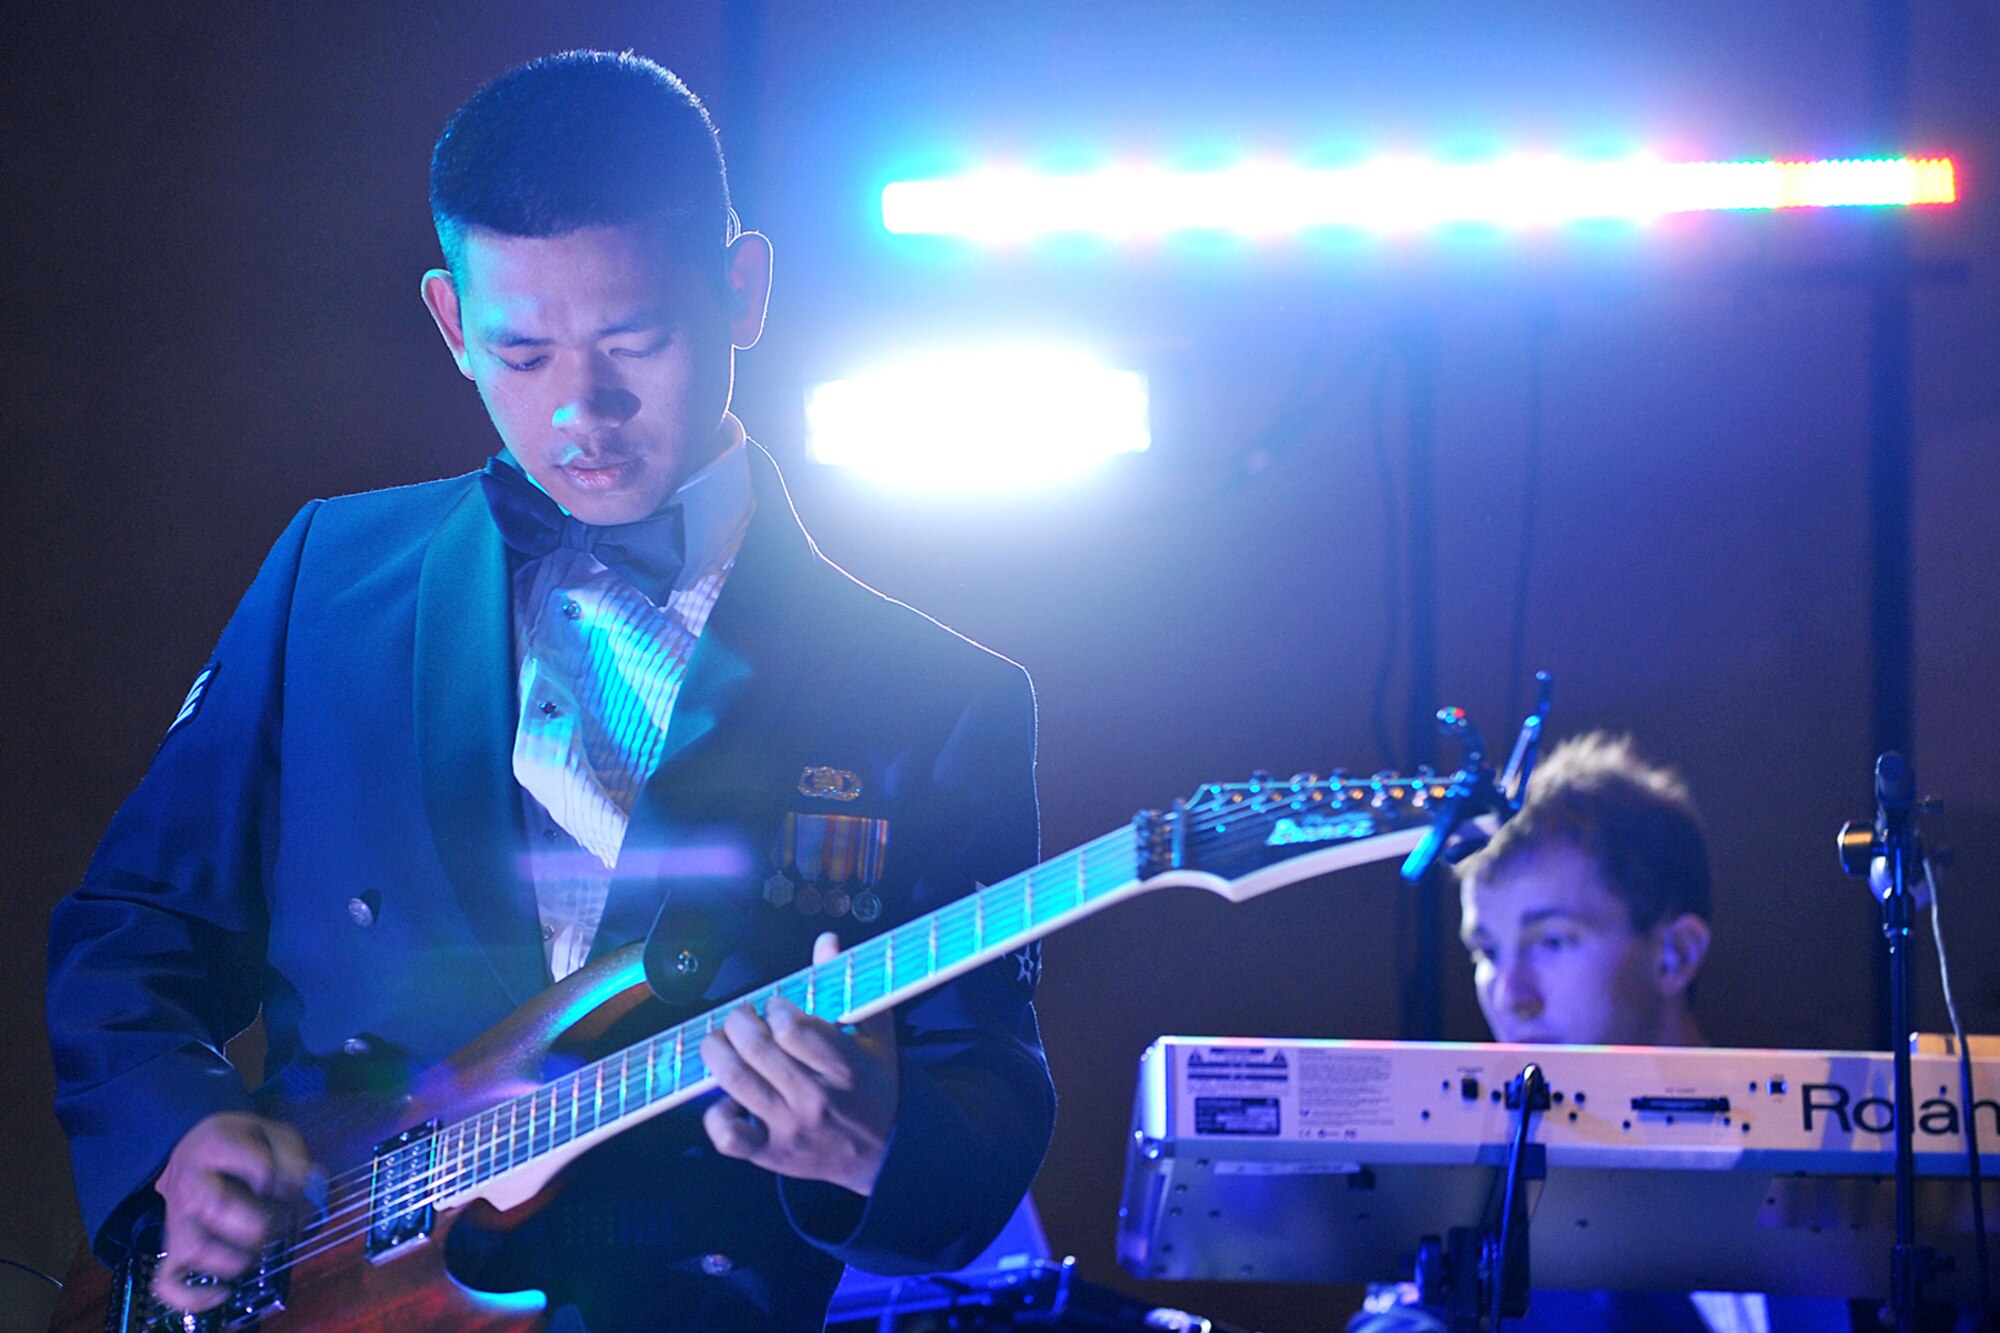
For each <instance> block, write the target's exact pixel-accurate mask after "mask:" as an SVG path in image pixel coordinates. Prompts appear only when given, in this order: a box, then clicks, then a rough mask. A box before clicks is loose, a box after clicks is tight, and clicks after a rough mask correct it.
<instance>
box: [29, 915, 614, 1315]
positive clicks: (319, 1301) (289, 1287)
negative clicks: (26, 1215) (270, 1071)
mask: <svg viewBox="0 0 2000 1333" xmlns="http://www.w3.org/2000/svg"><path fill="white" fill-rule="evenodd" d="M648 994H649V992H648V990H647V987H646V981H645V975H644V969H643V966H642V964H641V959H640V946H638V945H632V946H629V947H627V948H625V949H621V950H619V951H618V952H616V953H613V954H610V955H607V956H606V957H604V958H602V959H600V960H598V961H597V962H595V963H593V964H591V965H590V966H589V967H587V968H584V969H582V970H580V971H578V972H576V973H574V974H573V975H571V976H569V977H566V978H564V980H563V981H562V982H560V983H559V984H557V985H555V986H552V987H550V988H549V989H548V990H547V991H545V992H544V993H543V994H542V995H540V996H538V997H537V998H536V999H535V1000H534V1001H532V1002H531V1003H529V1004H527V1005H524V1006H523V1007H522V1008H520V1009H519V1010H517V1011H515V1013H513V1014H512V1015H510V1016H509V1017H508V1018H507V1019H506V1021H504V1022H502V1023H500V1024H499V1025H498V1026H496V1027H494V1028H492V1029H490V1030H488V1031H487V1032H486V1033H485V1034H483V1035H482V1036H481V1037H479V1038H478V1039H477V1040H476V1041H474V1042H473V1043H471V1044H470V1045H468V1046H466V1047H465V1048H464V1049H463V1050H461V1051H459V1052H458V1053H457V1054H455V1055H453V1056H452V1057H451V1058H449V1059H447V1060H445V1061H444V1062H442V1063H441V1064H438V1065H436V1066H434V1067H433V1068H432V1069H430V1070H429V1071H427V1072H426V1073H425V1074H424V1075H422V1076H421V1077H420V1078H419V1080H418V1081H417V1083H416V1084H415V1085H414V1086H413V1087H411V1088H410V1089H408V1090H407V1091H406V1092H402V1093H369V1094H348V1095H338V1096H326V1097H320V1098H317V1099H315V1100H314V1102H313V1103H312V1104H311V1105H309V1106H306V1105H291V1104H287V1103H285V1102H284V1101H282V1100H281V1099H277V1098H260V1102H259V1107H258V1109H259V1111H260V1112H261V1113H263V1114H265V1115H269V1116H270V1117H272V1118H273V1119H277V1120H282V1121H284V1122H285V1123H287V1124H290V1125H292V1126H293V1127H294V1128H296V1129H297V1130H298V1131H299V1133H300V1135H301V1137H303V1138H304V1140H305V1143H306V1147H307V1149H308V1151H309V1152H310V1153H311V1154H312V1158H313V1161H314V1162H315V1163H317V1164H319V1166H320V1167H321V1168H322V1169H323V1170H325V1172H326V1173H327V1177H328V1180H329V1182H330V1184H329V1189H328V1195H327V1204H326V1209H325V1212H324V1215H325V1216H329V1217H339V1216H341V1215H342V1214H343V1213H347V1214H350V1215H352V1214H355V1213H357V1212H365V1209H366V1207H367V1202H368V1200H367V1195H368V1191H369V1188H370V1182H371V1172H370V1170H369V1165H370V1162H371V1160H372V1159H373V1157H374V1155H375V1150H376V1148H377V1145H379V1144H382V1143H384V1142H386V1141H389V1140H391V1139H394V1138H395V1137H396V1136H398V1135H400V1134H403V1133H404V1132H405V1131H408V1130H410V1129H411V1128H413V1127H416V1126H422V1125H425V1124H427V1123H429V1122H433V1121H437V1122H444V1123H452V1122H462V1121H465V1120H467V1119H468V1118H470V1117H474V1116H476V1115H477V1114H478V1113H479V1112H482V1111H486V1110H488V1109H489V1108H491V1107H494V1106H497V1105H501V1104H503V1103H506V1102H508V1101H509V1100H510V1099H512V1098H516V1097H520V1096H522V1095H524V1094H528V1093H531V1092H532V1091H533V1090H534V1089H536V1088H537V1087H539V1086H540V1085H541V1083H542V1080H543V1077H544V1066H545V1064H546V1062H547V1060H548V1057H549V1056H550V1055H551V1054H552V1053H553V1052H555V1051H557V1050H559V1049H565V1048H568V1047H572V1046H575V1045H577V1044H578V1043H581V1042H587V1041H589V1040H591V1039H593V1038H595V1037H597V1036H599V1035H601V1034H602V1033H603V1031H604V1030H605V1029H607V1028H608V1027H610V1026H611V1024H612V1023H614V1022H616V1021H617V1020H618V1019H620V1018H622V1017H624V1016H625V1015H626V1014H628V1013H630V1012H631V1011H632V1010H633V1009H634V1008H636V1007H637V1006H638V1005H639V1004H640V1003H641V1002H642V1001H643V1000H645V998H646V997H647V995H648ZM570 1156H574V1154H569V1155H562V1154H554V1153H552V1154H549V1155H547V1157H545V1158H544V1159H543V1160H541V1161H538V1162H537V1163H536V1164H535V1170H534V1171H533V1172H518V1173H515V1175H516V1177H518V1178H509V1179H508V1180H507V1181H506V1182H505V1188H504V1189H500V1190H496V1191H495V1193H496V1194H497V1195H499V1197H500V1198H501V1199H502V1200H504V1204H503V1206H505V1207H506V1208H507V1211H506V1212H505V1213H501V1212H499V1211H497V1209H496V1207H495V1206H493V1205H492V1204H490V1203H489V1202H488V1201H487V1200H486V1199H485V1198H483V1197H478V1198H473V1199H468V1200H465V1201H462V1202H457V1203H455V1204H454V1205H453V1206H452V1207H449V1208H439V1209H437V1210H436V1211H435V1213H434V1214H433V1215H432V1218H431V1220H430V1223H429V1225H428V1227H427V1228H426V1231H425V1234H424V1235H423V1236H422V1237H421V1238H418V1239H416V1240H414V1241H412V1242H411V1243H408V1244H407V1245H404V1246H403V1247H401V1248H398V1249H396V1250H395V1251H394V1252H393V1253H390V1254H387V1255H382V1256H377V1257H371V1256H370V1255H369V1253H368V1237H367V1235H366V1233H365V1231H363V1230H362V1229H361V1228H360V1227H358V1226H355V1225H347V1226H338V1225H336V1226H332V1227H328V1228H325V1229H324V1230H323V1231H321V1232H317V1233H314V1234H312V1235H311V1236H309V1237H305V1238H299V1239H295V1240H294V1241H293V1242H292V1243H291V1245H290V1246H288V1247H283V1248H276V1249H274V1250H273V1251H272V1252H271V1254H272V1256H273V1258H272V1260H271V1261H267V1263H266V1266H265V1267H266V1269H267V1270H269V1269H275V1268H279V1267H282V1268H283V1272H282V1274H281V1275H280V1276H279V1277H278V1278H277V1279H267V1281H268V1282H269V1283H270V1286H271V1288H272V1289H273V1290H275V1291H276V1292H277V1293H278V1295H277V1298H276V1302H275V1304H273V1305H268V1306H264V1307H262V1308H259V1309H257V1310H256V1311H255V1313H254V1314H252V1313H251V1312H250V1311H249V1310H246V1309H243V1308H241V1307H239V1306H238V1305H237V1304H236V1303H235V1302H232V1304H231V1305H229V1306H225V1307H223V1308H222V1309H221V1310H217V1311H212V1312H210V1313H209V1314H207V1315H205V1316H202V1317H200V1318H199V1319H198V1320H197V1322H196V1323H195V1324H194V1327H195V1328H198V1329H209V1328H213V1329H217V1330H220V1329H227V1328H232V1327H238V1326H245V1325H244V1324H243V1321H244V1320H245V1319H246V1318H247V1319H251V1320H253V1321H254V1324H255V1326H256V1327H258V1328H260V1329H264V1330H269V1333H293V1331H294V1330H298V1331H300V1333H305V1331H307V1330H310V1331H312V1333H347V1331H348V1330H354V1331H355V1333H362V1331H364V1330H378V1329H384V1328H395V1329H404V1328H408V1329H465V1330H468V1331H471V1330H477V1331H478V1333H531V1331H532V1330H536V1329H540V1328H541V1327H543V1325H544V1323H545V1320H544V1318H543V1315H542V1308H543V1305H544V1303H545V1302H544V1300H543V1298H542V1295H541V1293H540V1292H535V1291H527V1292H515V1293H499V1294H495V1293H487V1292H480V1291H474V1290H472V1289H470V1288H468V1287H465V1286H463V1285H462V1284H460V1283H459V1282H458V1281H457V1280H456V1279H454V1278H453V1277H452V1276H451V1274H450V1273H449V1272H448V1271H446V1268H445V1258H444V1255H445V1244H444V1242H445V1236H446V1234H447V1233H448V1232H449V1231H450V1230H451V1228H452V1226H453V1225H454V1224H456V1223H457V1222H459V1221H460V1220H462V1219H463V1218H465V1217H466V1215H467V1214H472V1215H473V1221H474V1224H475V1225H480V1226H507V1225H510V1224H512V1223H515V1222H518V1221H521V1220H523V1219H525V1218H526V1217H527V1216H529V1215H530V1214H532V1213H533V1212H534V1211H535V1209H536V1207H537V1206H538V1204H539V1203H540V1202H542V1201H545V1200H546V1199H547V1198H548V1197H549V1196H550V1195H551V1194H552V1193H553V1192H554V1190H556V1189H557V1188H559V1187H560V1183H559V1182H558V1181H556V1180H555V1179H554V1177H555V1176H556V1174H557V1173H558V1172H560V1170H561V1169H562V1167H563V1166H564V1165H566V1164H567V1161H568V1160H569V1157H570ZM558 1159H559V1160H558ZM347 1233H352V1234H347ZM149 1271H150V1257H145V1258H142V1259H140V1260H137V1261H132V1260H128V1261H127V1262H126V1263H125V1264H123V1265H121V1266H120V1269H119V1271H117V1272H113V1271H111V1270H109V1269H106V1268H105V1267H104V1266H103V1265H102V1264H100V1263H99V1262H98V1261H97V1260H96V1258H95V1257H94V1256H93V1255H92V1254H91V1253H90V1252H89V1250H88V1249H87V1248H86V1249H85V1250H84V1251H83V1252H82V1253H80V1254H79V1255H78V1256H77V1259H76V1262H75V1263H74V1264H72V1265H71V1268H70V1272H69V1276H68V1279H67V1281H66V1282H65V1284H64V1287H63V1293H62V1297H61V1300H60V1301H59V1302H58V1304H57V1307H56V1316H55V1321H54V1323H53V1324H51V1325H50V1329H51V1333H104V1331H105V1330H118V1331H119V1333H126V1331H127V1330H129V1331H130V1333H153V1331H154V1330H159V1331H160V1333H165V1330H169V1329H173V1330H182V1329H184V1328H186V1327H187V1325H185V1324H184V1322H183V1319H182V1317H181V1316H180V1315H179V1314H177V1313H175V1312H172V1311H169V1310H166V1309H164V1308H162V1307H160V1306H159V1305H157V1304H156V1303H155V1302H153V1301H152V1300H151V1299H150V1297H149V1295H148V1293H147V1291H146V1282H147V1281H148V1280H149ZM248 1294H249V1295H250V1296H251V1297H252V1299H253V1300H254V1299H255V1292H254V1291H253V1292H251V1293H248ZM245 1295H246V1293H245V1292H241V1291H239V1293H238V1297H237V1300H238V1301H242V1300H243V1299H244V1297H245Z"/></svg>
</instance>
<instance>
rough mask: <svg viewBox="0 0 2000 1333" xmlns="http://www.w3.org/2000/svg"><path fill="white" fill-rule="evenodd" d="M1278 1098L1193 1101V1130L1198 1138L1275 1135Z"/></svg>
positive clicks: (1217, 1098)
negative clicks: (1203, 1135)
mask: <svg viewBox="0 0 2000 1333" xmlns="http://www.w3.org/2000/svg"><path fill="white" fill-rule="evenodd" d="M1278 1121H1279V1117H1278V1099H1277V1098H1276V1097H1197V1098H1195V1099H1194V1127H1195V1133H1197V1134H1276V1133H1277V1132H1278V1130H1279V1128H1280V1125H1279V1123H1278Z"/></svg>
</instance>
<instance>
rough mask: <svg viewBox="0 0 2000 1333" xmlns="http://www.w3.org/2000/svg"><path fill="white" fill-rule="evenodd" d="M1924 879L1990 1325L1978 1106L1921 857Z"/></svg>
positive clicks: (1929, 868)
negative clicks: (1954, 1054) (1953, 1049)
mask: <svg viewBox="0 0 2000 1333" xmlns="http://www.w3.org/2000/svg"><path fill="white" fill-rule="evenodd" d="M1924 879H1925V880H1926V881H1928V882H1929V884H1930V886H1931V940H1932V942H1933V943H1935V944H1936V945H1937V956H1938V985H1939V986H1940V987H1941V988H1942V989H1943V991H1944V1011H1945V1015H1946V1016H1947V1017H1948V1018H1950V1020H1951V1039H1952V1041H1953V1043H1954V1044H1955V1045H1956V1046H1957V1047H1958V1097H1959V1101H1960V1103H1961V1104H1962V1105H1963V1106H1964V1107H1965V1166H1966V1175H1967V1177H1968V1179H1969V1180H1970V1182H1971V1185H1972V1243H1973V1247H1974V1256H1975V1258H1976V1260H1977V1262H1978V1265H1979V1314H1980V1322H1981V1326H1982V1327H1985V1328H1992V1327H1993V1283H1992V1276H1991V1273H1990V1271H1989V1265H1988V1260H1987V1254H1986V1199H1985V1197H1984V1196H1985V1190H1984V1187H1983V1186H1982V1184H1981V1183H1980V1178H1979V1106H1978V1103H1977V1102H1975V1101H1974V1100H1973V1097H1972V1048H1971V1046H1970V1045H1968V1044H1967V1042H1966V1040H1965V1025H1964V1024H1963V1023H1961V1022H1959V1020H1958V1000H1957V998H1956V997H1954V996H1953V995H1952V993H1951V965H1950V963H1948V962H1947V961H1946V960H1945V949H1944V912H1943V910H1942V908H1941V907H1940V906H1939V904H1940V902H1941V901H1942V895H1941V894H1939V892H1938V872H1937V866H1936V865H1935V864H1933V863H1932V861H1931V858H1929V857H1928V856H1926V857H1925V858H1924Z"/></svg>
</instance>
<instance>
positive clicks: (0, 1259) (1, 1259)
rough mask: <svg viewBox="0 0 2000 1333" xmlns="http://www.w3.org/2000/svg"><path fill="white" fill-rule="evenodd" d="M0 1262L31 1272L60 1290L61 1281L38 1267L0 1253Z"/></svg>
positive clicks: (24, 1271)
mask: <svg viewBox="0 0 2000 1333" xmlns="http://www.w3.org/2000/svg"><path fill="white" fill-rule="evenodd" d="M0 1264H5V1265H7V1267H9V1268H18V1269H20V1270H21V1271H22V1272H23V1273H32V1274H34V1275H35V1276H36V1277H38V1278H40V1279H41V1280H42V1281H44V1282H46V1283H48V1284H49V1285H50V1286H51V1287H54V1288H55V1289H56V1290H57V1291H61V1290H62V1283H61V1282H59V1281H57V1280H56V1279H55V1278H52V1277H50V1276H49V1275H48V1274H47V1273H44V1272H43V1271H42V1270H41V1269H39V1268H31V1267H29V1266H28V1265H27V1264H24V1263H22V1262H21V1261H20V1260H19V1259H9V1258H8V1257H7V1256H6V1255H4V1254H0Z"/></svg>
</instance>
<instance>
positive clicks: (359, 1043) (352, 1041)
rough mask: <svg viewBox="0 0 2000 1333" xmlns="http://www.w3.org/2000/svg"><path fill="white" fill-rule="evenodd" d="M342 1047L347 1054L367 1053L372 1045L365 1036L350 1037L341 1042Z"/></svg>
mask: <svg viewBox="0 0 2000 1333" xmlns="http://www.w3.org/2000/svg"><path fill="white" fill-rule="evenodd" d="M340 1049H341V1051H342V1053H344V1054H347V1055H366V1054H368V1052H369V1049H370V1047H369V1045H368V1042H367V1040H366V1039H365V1038H362V1037H349V1038H348V1039H347V1040H346V1041H343V1042H342V1043H340Z"/></svg>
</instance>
